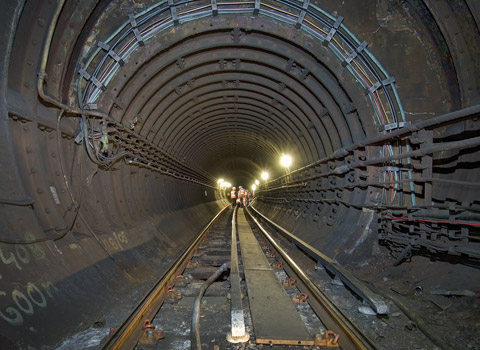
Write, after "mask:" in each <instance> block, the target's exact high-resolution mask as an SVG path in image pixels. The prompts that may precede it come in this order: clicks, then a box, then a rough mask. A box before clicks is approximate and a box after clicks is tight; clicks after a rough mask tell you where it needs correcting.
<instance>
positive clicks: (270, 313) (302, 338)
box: [237, 210, 314, 345]
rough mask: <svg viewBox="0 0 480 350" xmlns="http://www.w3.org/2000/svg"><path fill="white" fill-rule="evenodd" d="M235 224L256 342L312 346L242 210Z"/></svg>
mask: <svg viewBox="0 0 480 350" xmlns="http://www.w3.org/2000/svg"><path fill="white" fill-rule="evenodd" d="M237 222H238V236H239V239H240V250H241V255H242V261H243V267H244V273H245V279H246V282H247V290H248V300H249V303H250V312H251V314H252V322H253V329H254V332H255V338H256V342H257V343H260V344H286V345H313V344H314V342H313V337H312V336H311V335H310V334H309V333H308V331H307V329H306V327H305V324H304V322H303V321H302V319H301V318H300V315H299V314H298V312H297V309H296V308H295V306H294V304H293V303H292V301H291V300H290V297H289V296H288V295H287V293H286V292H285V290H284V289H283V287H282V285H281V284H280V281H279V280H278V279H277V277H276V276H275V274H274V272H273V270H272V268H271V267H270V264H269V263H268V260H267V258H266V257H265V255H264V254H263V251H262V249H261V248H260V245H259V244H258V241H257V240H256V238H255V236H254V235H253V232H252V230H251V229H250V226H249V225H248V223H247V221H246V219H245V215H244V212H243V210H239V211H238V216H237Z"/></svg>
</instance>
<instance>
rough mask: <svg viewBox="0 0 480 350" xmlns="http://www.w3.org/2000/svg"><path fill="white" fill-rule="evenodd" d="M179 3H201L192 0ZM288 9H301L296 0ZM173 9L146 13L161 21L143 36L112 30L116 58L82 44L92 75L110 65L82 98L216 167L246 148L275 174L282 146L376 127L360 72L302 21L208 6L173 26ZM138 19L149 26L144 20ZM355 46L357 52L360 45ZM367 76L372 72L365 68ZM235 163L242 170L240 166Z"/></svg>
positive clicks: (344, 141) (355, 135)
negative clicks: (206, 12) (217, 11)
mask: <svg viewBox="0 0 480 350" xmlns="http://www.w3.org/2000/svg"><path fill="white" fill-rule="evenodd" d="M292 5H293V4H292ZM292 5H291V6H292ZM185 6H187V5H185ZM183 10H184V12H185V13H189V12H194V11H197V5H196V4H192V5H190V4H188V6H187V7H186V8H185V9H183ZM240 10H242V8H240ZM245 10H246V12H247V13H248V12H251V9H249V8H246V7H245V8H244V9H243V11H244V12H245ZM276 10H277V12H278V11H281V9H276ZM288 10H289V11H290V12H291V13H292V14H293V13H294V12H295V11H298V10H297V9H296V8H294V6H292V7H291V8H288ZM169 11H170V9H169V8H168V7H166V8H164V10H163V11H159V12H160V14H157V16H159V17H160V18H158V19H156V21H154V20H153V19H150V22H152V23H154V24H149V25H150V26H155V25H158V23H161V24H162V25H164V27H165V28H164V29H163V30H161V31H159V32H158V33H157V34H155V35H154V36H152V37H151V38H150V39H148V41H146V43H145V45H139V44H138V43H137V42H136V41H135V40H137V39H138V38H137V37H133V34H129V37H127V29H123V31H122V32H121V33H120V34H117V36H116V38H120V39H117V44H116V45H115V44H113V43H114V42H115V40H114V39H112V40H111V41H109V42H108V44H107V45H112V48H110V47H108V50H112V51H115V50H117V51H118V52H119V53H124V54H123V56H122V57H123V58H122V61H125V62H120V63H122V64H119V63H117V62H115V57H113V55H111V54H110V55H109V54H108V53H107V52H103V51H102V50H100V54H99V55H97V56H96V57H93V58H92V56H91V54H90V52H91V51H92V50H96V51H95V52H98V48H97V47H95V46H94V47H93V49H91V50H89V51H86V52H87V54H86V55H85V56H86V57H85V58H83V59H82V61H83V62H86V61H87V60H88V62H89V64H88V66H87V65H85V66H82V65H80V67H78V68H79V69H83V71H84V72H86V73H87V74H92V75H94V76H96V77H97V79H98V80H97V81H102V74H105V72H108V71H109V70H110V71H112V70H114V69H115V70H116V71H115V74H111V75H109V76H108V84H107V83H105V87H106V90H105V92H103V93H102V94H101V95H100V97H97V95H96V94H97V92H98V91H97V90H95V88H96V86H95V85H92V84H91V81H90V85H89V86H88V90H87V91H88V92H87V93H85V91H84V90H82V93H83V100H84V101H83V102H84V103H85V104H88V103H90V102H95V103H96V104H97V108H99V109H101V110H108V111H109V112H110V114H111V115H112V116H114V118H115V119H117V120H118V121H119V122H121V123H122V124H123V125H126V126H130V127H131V129H132V130H133V131H135V132H138V133H140V134H141V135H142V136H143V137H145V138H146V139H148V140H150V141H151V142H152V143H154V144H155V145H157V146H159V147H160V148H162V149H164V150H166V151H167V152H169V153H171V154H173V155H174V156H176V157H178V158H180V159H189V160H192V159H195V163H196V165H197V166H199V167H201V168H203V169H205V170H207V171H209V172H212V171H213V172H215V174H214V175H216V176H218V175H217V174H224V173H229V172H232V170H231V169H229V168H228V167H227V168H219V166H220V165H222V164H229V166H231V165H232V164H237V163H238V162H236V161H234V162H233V163H232V162H230V163H229V162H226V161H220V160H221V159H222V158H230V157H234V158H239V159H242V158H245V159H248V160H249V161H250V162H253V163H254V164H255V167H254V168H255V169H256V170H257V169H259V168H264V167H267V168H271V171H272V172H273V173H274V174H275V175H278V174H280V173H281V171H282V169H280V167H279V166H278V165H277V163H278V159H279V157H280V155H281V154H282V153H290V154H292V155H293V156H294V159H295V165H296V166H297V167H298V166H302V165H306V164H309V163H311V162H313V161H314V160H315V159H318V158H321V157H325V156H326V155H328V154H331V153H332V152H333V151H335V150H336V149H338V148H340V147H342V146H345V145H349V144H351V143H352V142H355V141H357V140H360V139H363V138H364V137H365V136H366V135H367V134H368V133H370V134H372V133H375V132H376V131H375V125H376V124H378V121H375V119H374V114H375V111H374V109H373V108H372V107H371V103H370V101H369V100H368V97H367V96H366V95H365V90H364V88H363V87H362V82H361V81H355V78H354V77H353V76H352V75H351V74H349V72H348V71H347V69H346V68H345V66H343V65H342V59H339V58H338V57H336V56H335V54H334V52H332V49H331V48H330V49H328V47H327V45H325V46H322V45H321V41H320V38H315V36H312V35H309V33H308V30H307V29H308V28H307V29H305V30H299V29H297V28H295V27H294V26H292V25H291V23H288V22H289V20H288V18H287V20H285V19H284V21H286V22H287V23H281V22H280V23H279V22H278V20H274V19H271V18H269V17H268V15H269V13H265V14H258V15H256V16H251V14H247V15H243V14H241V13H240V14H236V15H233V14H229V13H224V14H222V15H220V16H213V15H212V14H211V13H210V16H206V17H205V16H201V17H205V18H198V19H195V18H192V19H189V20H188V21H187V20H186V18H187V15H184V16H185V19H184V21H183V22H182V24H181V25H173V26H171V24H172V23H170V22H173V19H172V17H170V16H169ZM179 11H180V9H179ZM124 12H125V11H124ZM240 12H241V11H240ZM180 13H181V11H180ZM271 14H274V15H276V16H278V13H276V12H275V11H272V12H271ZM271 14H270V15H271ZM111 16H112V15H111V14H110V13H109V12H106V14H105V15H104V17H105V18H103V19H102V20H101V23H103V22H108V23H110V22H111V20H110V19H109V18H110V17H111ZM162 16H163V17H165V18H163V17H162ZM310 20H311V21H313V20H312V19H310ZM137 21H139V23H140V21H141V17H139V18H138V19H137ZM290 21H291V20H290ZM165 23H168V25H166V24H165ZM308 23H311V22H308ZM314 23H316V22H315V21H313V22H312V26H315V24H314ZM330 25H334V23H330ZM312 26H310V27H312ZM126 27H127V28H128V27H129V25H128V23H127V25H126ZM120 28H122V27H120ZM139 28H140V29H141V27H140V26H139ZM143 28H144V32H145V33H148V28H149V27H148V25H147V24H144V25H143ZM145 28H147V29H145ZM327 30H328V28H327V29H325V30H321V31H320V32H319V34H317V36H318V35H320V34H322V31H323V33H328V31H327ZM122 33H123V34H122ZM122 35H123V37H122ZM132 37H133V38H132ZM100 40H101V39H100V38H98V37H96V41H94V42H95V43H97V44H98V41H100ZM338 40H340V39H338ZM334 41H336V42H337V39H335V38H334ZM79 44H80V43H79ZM350 44H351V45H356V44H355V43H350ZM132 48H134V49H132ZM108 50H107V51H108ZM343 50H344V54H345V55H346V54H347V53H348V52H347V51H346V49H345V48H343ZM77 51H78V50H77ZM82 52H85V50H84V49H83V50H82ZM110 52H111V51H110ZM129 52H131V53H129ZM358 54H360V55H363V53H362V52H361V50H360V49H359V52H358ZM99 60H100V61H99ZM117 60H118V57H117ZM367 61H368V59H367ZM357 66H358V68H357V69H360V70H362V71H363V70H368V69H371V68H372V66H371V63H370V62H369V63H368V64H367V66H366V67H363V66H361V65H358V64H357ZM377 70H379V69H378V68H377ZM354 73H357V74H358V73H359V72H358V71H355V72H354ZM363 73H365V71H363ZM372 74H374V75H373V78H375V74H382V73H381V72H378V71H375V68H373V73H372ZM85 77H87V76H86V75H84V76H83V78H85ZM103 77H105V76H104V75H103ZM378 77H379V76H378ZM80 78H81V77H80ZM72 79H73V80H74V81H75V80H76V79H78V77H72ZM357 79H358V77H357ZM364 79H370V77H369V76H368V73H365V78H364ZM90 80H91V79H90ZM81 81H82V83H83V84H84V83H85V82H84V81H83V79H81ZM106 81H107V80H106ZM102 83H103V82H102ZM105 87H104V88H105ZM385 91H387V90H386V89H385ZM97 98H98V99H97ZM380 102H381V101H380ZM387 102H388V101H387ZM377 103H378V101H377ZM392 103H393V105H392V106H393V107H394V108H395V102H392ZM382 107H383V108H384V113H388V112H386V111H385V107H384V106H382ZM386 108H387V110H388V108H389V107H388V106H387V107H386ZM393 113H396V111H395V110H394V111H393ZM241 162H245V161H241ZM233 173H236V174H240V169H234V170H233ZM254 177H258V174H250V175H249V176H248V175H247V178H239V179H235V180H237V181H240V182H245V183H247V182H250V181H252V180H253V178H254Z"/></svg>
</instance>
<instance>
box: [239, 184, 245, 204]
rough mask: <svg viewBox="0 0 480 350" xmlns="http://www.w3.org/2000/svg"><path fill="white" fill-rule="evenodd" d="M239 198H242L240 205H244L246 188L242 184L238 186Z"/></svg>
mask: <svg viewBox="0 0 480 350" xmlns="http://www.w3.org/2000/svg"><path fill="white" fill-rule="evenodd" d="M238 198H240V207H243V206H244V204H243V199H244V198H245V189H244V188H243V187H242V186H238Z"/></svg>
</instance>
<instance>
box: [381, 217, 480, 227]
mask: <svg viewBox="0 0 480 350" xmlns="http://www.w3.org/2000/svg"><path fill="white" fill-rule="evenodd" d="M380 218H381V219H387V220H405V221H420V222H430V223H434V224H450V225H466V226H474V227H480V223H478V224H477V223H473V222H468V221H453V222H450V221H448V220H431V219H425V218H408V217H404V216H398V217H396V216H380Z"/></svg>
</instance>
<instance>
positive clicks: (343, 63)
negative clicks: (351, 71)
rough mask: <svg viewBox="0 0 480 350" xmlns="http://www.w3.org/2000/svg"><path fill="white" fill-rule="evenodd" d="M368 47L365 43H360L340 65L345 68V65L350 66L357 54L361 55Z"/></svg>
mask: <svg viewBox="0 0 480 350" xmlns="http://www.w3.org/2000/svg"><path fill="white" fill-rule="evenodd" d="M367 46H368V43H367V42H366V41H364V42H362V43H361V44H360V45H359V46H358V47H357V48H356V49H355V50H354V51H353V52H352V53H351V54H350V55H349V56H348V57H347V58H346V59H345V61H343V62H342V65H343V66H344V67H345V66H347V64H350V63H351V62H352V61H353V60H354V59H355V58H356V57H357V56H358V54H359V53H361V52H362V51H363V50H365V48H366V47H367Z"/></svg>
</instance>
